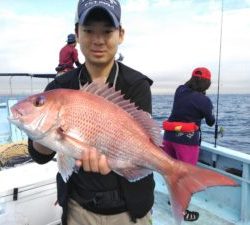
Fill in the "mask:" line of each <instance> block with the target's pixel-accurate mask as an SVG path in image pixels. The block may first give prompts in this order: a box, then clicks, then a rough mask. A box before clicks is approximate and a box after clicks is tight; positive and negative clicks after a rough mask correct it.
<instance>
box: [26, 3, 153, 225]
mask: <svg viewBox="0 0 250 225" xmlns="http://www.w3.org/2000/svg"><path fill="white" fill-rule="evenodd" d="M77 17H78V18H77V21H76V24H77V25H76V36H77V39H78V43H79V44H80V49H81V51H82V53H83V55H84V56H85V63H84V65H83V66H82V67H81V68H80V69H76V70H74V71H72V72H69V73H67V74H65V75H64V76H61V77H58V78H56V79H55V81H53V82H52V83H50V84H49V85H48V86H47V87H46V90H50V89H54V88H71V89H80V88H81V86H83V85H84V84H86V83H88V82H98V83H109V84H110V86H113V87H115V88H116V90H121V92H122V93H123V94H125V97H126V98H127V99H128V98H129V99H131V100H132V101H133V102H135V104H136V106H138V107H139V108H141V109H143V110H144V111H147V112H149V113H151V111H152V109H151V92H150V85H151V84H152V81H151V80H150V79H149V78H147V77H146V76H144V75H142V74H141V73H139V72H137V71H135V70H132V69H131V68H129V67H127V66H125V65H123V64H121V63H118V62H116V61H115V54H116V52H117V49H118V45H119V44H121V43H122V42H123V37H124V29H123V28H122V27H121V23H120V19H121V9H120V4H119V2H118V1H116V0H114V1H108V0H107V1H89V0H85V1H82V0H80V1H79V3H78V8H77ZM61 98H63V96H61ZM79 110H80V109H79ZM100 110H102V109H101V108H100ZM118 138H119V137H118ZM51 148H52V150H49V149H47V148H45V147H44V146H42V145H41V144H39V143H37V142H33V143H32V141H30V145H29V149H30V154H31V156H32V157H33V158H34V159H35V160H36V161H37V162H38V163H45V162H47V161H49V160H51V159H52V158H53V157H54V155H55V152H54V151H53V146H51ZM76 164H77V166H78V167H80V166H82V168H81V169H79V171H78V173H73V174H72V176H71V177H70V179H69V180H68V181H67V183H64V182H63V181H62V180H61V179H62V178H61V176H60V175H58V176H57V179H58V183H59V186H58V189H59V190H58V191H59V196H58V200H59V203H60V204H61V205H62V206H63V209H64V210H63V214H64V215H63V222H64V224H66V221H68V223H67V224H68V225H71V224H72V225H73V224H79V225H80V224H88V225H90V224H94V223H93V222H91V221H93V220H94V221H95V220H103V218H106V217H107V216H108V217H107V218H108V220H107V224H109V225H112V224H133V223H134V222H135V221H136V222H137V223H136V224H145V225H146V224H150V209H151V207H152V205H153V201H154V197H153V191H154V181H153V175H152V174H150V175H148V176H147V177H145V178H143V179H141V180H139V181H136V182H132V183H131V182H129V181H127V180H126V179H124V178H123V177H121V176H119V175H117V174H116V173H114V172H110V171H111V170H110V168H109V166H108V165H107V160H106V158H105V156H104V155H103V154H99V153H98V152H97V150H96V149H95V148H94V147H91V148H87V149H85V152H84V154H83V155H82V159H81V160H77V161H76ZM61 199H63V200H64V201H63V202H61V201H62V200H61ZM66 209H68V210H67V212H66ZM81 215H82V216H81ZM83 215H84V216H83ZM80 221H81V222H80ZM117 221H118V222H117Z"/></svg>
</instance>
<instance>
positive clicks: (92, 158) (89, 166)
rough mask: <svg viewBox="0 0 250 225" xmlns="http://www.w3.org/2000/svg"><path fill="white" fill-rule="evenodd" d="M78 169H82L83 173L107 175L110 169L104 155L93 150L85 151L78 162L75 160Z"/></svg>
mask: <svg viewBox="0 0 250 225" xmlns="http://www.w3.org/2000/svg"><path fill="white" fill-rule="evenodd" d="M76 165H77V166H78V167H81V166H82V167H83V170H84V171H89V172H95V173H100V174H102V175H107V174H108V173H110V171H111V169H110V167H109V165H108V162H107V159H106V156H105V155H102V154H100V153H98V151H97V150H96V149H95V148H89V149H85V150H84V153H83V154H82V158H81V159H80V160H76Z"/></svg>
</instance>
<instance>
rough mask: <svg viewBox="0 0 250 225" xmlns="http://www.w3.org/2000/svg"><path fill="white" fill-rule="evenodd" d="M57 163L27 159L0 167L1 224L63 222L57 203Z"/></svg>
mask: <svg viewBox="0 0 250 225" xmlns="http://www.w3.org/2000/svg"><path fill="white" fill-rule="evenodd" d="M56 173H57V163H56V162H54V161H52V162H50V163H47V164H46V165H38V164H37V163H27V164H24V165H20V166H17V167H14V168H9V169H6V170H2V171H0V182H1V185H0V224H1V225H45V224H47V225H55V224H60V217H61V207H59V206H58V205H56V204H55V203H56V200H57V193H56V181H55V176H56Z"/></svg>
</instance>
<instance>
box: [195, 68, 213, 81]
mask: <svg viewBox="0 0 250 225" xmlns="http://www.w3.org/2000/svg"><path fill="white" fill-rule="evenodd" d="M192 76H193V77H201V78H203V79H208V80H210V79H211V73H210V71H209V70H208V69H207V68H205V67H198V68H196V69H194V70H193V73H192Z"/></svg>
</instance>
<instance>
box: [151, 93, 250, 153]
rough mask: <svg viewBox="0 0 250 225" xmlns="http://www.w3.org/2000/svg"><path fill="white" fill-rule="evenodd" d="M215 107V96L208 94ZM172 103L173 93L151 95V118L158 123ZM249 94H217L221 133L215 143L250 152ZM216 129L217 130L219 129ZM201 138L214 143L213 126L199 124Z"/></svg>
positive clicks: (167, 113)
mask: <svg viewBox="0 0 250 225" xmlns="http://www.w3.org/2000/svg"><path fill="white" fill-rule="evenodd" d="M209 97H210V99H211V100H212V102H213V105H214V109H215V110H214V111H215V113H216V109H217V106H216V104H217V96H216V95H209ZM172 104H173V95H154V96H153V118H154V119H155V120H156V121H157V122H158V123H159V125H161V124H162V122H163V121H164V120H165V119H167V118H168V116H169V115H170V113H171V108H172ZM249 112H250V94H246V95H242V94H233V95H230V94H223V95H220V96H219V107H218V127H219V129H220V128H222V129H223V135H218V138H217V145H220V146H224V147H229V148H231V149H234V150H238V151H242V152H245V153H248V154H250V125H249V123H250V113H249ZM219 129H218V130H219ZM201 130H202V140H204V141H206V142H209V143H212V144H214V143H215V138H214V133H215V132H214V131H215V127H214V126H213V127H208V126H207V125H206V124H205V122H204V121H203V123H202V125H201Z"/></svg>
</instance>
